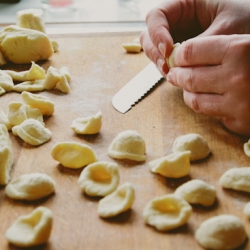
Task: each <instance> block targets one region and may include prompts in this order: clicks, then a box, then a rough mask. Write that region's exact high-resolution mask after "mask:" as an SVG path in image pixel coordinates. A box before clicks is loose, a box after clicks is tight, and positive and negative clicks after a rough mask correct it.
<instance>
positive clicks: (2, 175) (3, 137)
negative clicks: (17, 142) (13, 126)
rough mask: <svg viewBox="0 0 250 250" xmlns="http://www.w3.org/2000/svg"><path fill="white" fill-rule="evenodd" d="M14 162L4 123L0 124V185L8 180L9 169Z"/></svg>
mask: <svg viewBox="0 0 250 250" xmlns="http://www.w3.org/2000/svg"><path fill="white" fill-rule="evenodd" d="M13 163H14V155H13V149H12V144H11V141H10V138H9V132H8V130H7V128H6V126H5V125H3V124H0V185H6V184H7V183H8V182H9V180H10V171H11V168H12V166H13Z"/></svg>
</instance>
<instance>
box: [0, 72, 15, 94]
mask: <svg viewBox="0 0 250 250" xmlns="http://www.w3.org/2000/svg"><path fill="white" fill-rule="evenodd" d="M0 87H2V88H3V89H4V90H5V91H7V92H8V91H11V90H12V89H13V87H14V83H13V80H12V78H11V76H9V75H8V74H7V73H6V72H5V71H4V70H0Z"/></svg>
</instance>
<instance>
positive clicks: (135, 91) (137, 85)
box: [112, 62, 163, 113]
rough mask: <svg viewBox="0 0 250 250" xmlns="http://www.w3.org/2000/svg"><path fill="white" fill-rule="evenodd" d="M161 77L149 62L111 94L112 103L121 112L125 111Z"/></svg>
mask: <svg viewBox="0 0 250 250" xmlns="http://www.w3.org/2000/svg"><path fill="white" fill-rule="evenodd" d="M162 77H163V76H162V75H161V73H160V72H159V71H158V69H157V68H156V66H155V65H154V63H153V62H151V63H149V64H148V65H147V66H146V67H145V68H144V69H143V70H142V71H141V72H139V73H138V74H137V75H136V76H135V77H134V78H133V79H132V80H131V81H129V82H128V83H127V84H126V85H125V86H123V87H122V88H121V89H120V90H119V91H118V92H117V93H116V94H115V95H114V96H113V98H112V104H113V106H114V108H115V109H116V110H118V111H119V112H121V113H126V112H127V111H128V110H129V109H131V107H132V106H133V105H134V104H135V103H136V102H138V101H139V100H140V99H141V98H142V97H143V96H144V95H145V94H146V93H147V92H148V91H149V90H150V89H151V88H152V87H153V86H154V85H155V84H156V83H158V82H159V81H160V80H161V79H162Z"/></svg>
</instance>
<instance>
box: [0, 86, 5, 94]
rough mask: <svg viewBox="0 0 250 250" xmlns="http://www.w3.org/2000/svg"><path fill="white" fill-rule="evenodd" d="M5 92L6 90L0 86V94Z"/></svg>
mask: <svg viewBox="0 0 250 250" xmlns="http://www.w3.org/2000/svg"><path fill="white" fill-rule="evenodd" d="M5 93H6V91H5V90H4V89H3V88H2V87H1V86H0V96H1V95H3V94H5Z"/></svg>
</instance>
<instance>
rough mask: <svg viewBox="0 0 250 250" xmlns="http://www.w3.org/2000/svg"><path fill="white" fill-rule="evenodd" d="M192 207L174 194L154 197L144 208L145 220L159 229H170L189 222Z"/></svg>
mask: <svg viewBox="0 0 250 250" xmlns="http://www.w3.org/2000/svg"><path fill="white" fill-rule="evenodd" d="M191 213H192V207H191V206H190V205H189V204H188V203H187V202H186V201H185V200H184V199H182V198H181V197H179V196H176V195H174V194H168V195H163V196H160V197H157V198H154V199H152V200H151V201H150V202H149V203H148V204H147V206H146V207H145V208H144V210H143V218H144V221H145V222H146V223H147V224H149V225H150V226H153V227H155V228H156V229H157V230H159V231H168V230H172V229H174V228H178V227H180V226H182V225H184V224H186V223H187V221H188V219H189V217H190V216H191Z"/></svg>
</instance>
